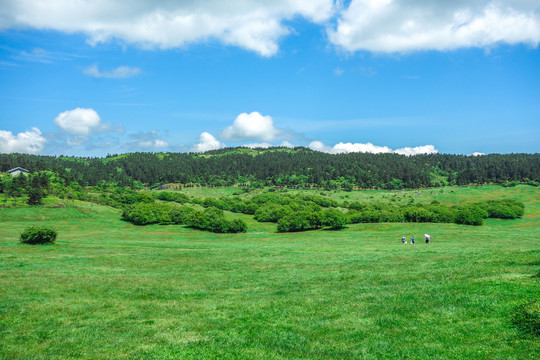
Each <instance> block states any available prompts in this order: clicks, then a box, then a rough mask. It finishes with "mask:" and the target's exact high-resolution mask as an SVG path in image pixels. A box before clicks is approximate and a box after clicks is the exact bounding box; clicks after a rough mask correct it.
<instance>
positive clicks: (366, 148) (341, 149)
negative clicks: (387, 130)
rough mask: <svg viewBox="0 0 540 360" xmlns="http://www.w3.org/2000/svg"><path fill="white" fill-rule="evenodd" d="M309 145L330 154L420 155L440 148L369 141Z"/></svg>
mask: <svg viewBox="0 0 540 360" xmlns="http://www.w3.org/2000/svg"><path fill="white" fill-rule="evenodd" d="M308 147H309V148H310V149H312V150H316V151H321V152H326V153H330V154H343V153H353V152H363V153H372V154H383V153H396V154H401V155H407V156H410V155H419V154H436V153H438V150H437V149H435V147H434V146H433V145H424V146H417V147H413V148H411V147H404V148H401V149H396V150H392V149H391V148H389V147H388V146H377V145H373V144H372V143H370V142H368V143H366V144H362V143H343V142H340V143H339V144H336V145H334V146H328V145H325V144H324V143H322V142H321V141H312V142H311V143H310V144H309V145H308Z"/></svg>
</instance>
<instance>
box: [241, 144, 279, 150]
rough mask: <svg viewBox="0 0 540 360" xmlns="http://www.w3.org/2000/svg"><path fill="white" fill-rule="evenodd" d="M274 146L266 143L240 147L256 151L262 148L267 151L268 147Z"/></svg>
mask: <svg viewBox="0 0 540 360" xmlns="http://www.w3.org/2000/svg"><path fill="white" fill-rule="evenodd" d="M272 146H274V145H272V144H270V143H267V142H263V143H251V144H244V145H242V147H247V148H251V149H256V148H262V149H268V148H270V147H272Z"/></svg>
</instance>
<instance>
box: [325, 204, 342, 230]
mask: <svg viewBox="0 0 540 360" xmlns="http://www.w3.org/2000/svg"><path fill="white" fill-rule="evenodd" d="M322 224H323V225H324V226H326V227H328V228H329V229H330V230H339V229H343V228H344V227H345V225H346V224H347V218H346V217H345V215H343V213H342V212H341V211H339V210H334V209H329V210H326V211H325V212H323V219H322Z"/></svg>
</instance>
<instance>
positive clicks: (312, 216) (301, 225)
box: [277, 209, 348, 232]
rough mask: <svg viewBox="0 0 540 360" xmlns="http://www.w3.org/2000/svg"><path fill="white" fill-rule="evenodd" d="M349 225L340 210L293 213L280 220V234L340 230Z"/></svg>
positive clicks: (278, 226)
mask: <svg viewBox="0 0 540 360" xmlns="http://www.w3.org/2000/svg"><path fill="white" fill-rule="evenodd" d="M347 223H348V221H347V218H346V217H345V215H343V213H342V212H341V211H339V210H335V209H328V210H324V211H321V210H319V211H309V210H303V211H293V212H291V213H288V214H287V215H286V216H284V217H282V218H281V219H279V221H278V223H277V230H278V232H296V231H306V230H315V229H321V228H326V229H329V230H339V229H342V228H344V227H345V225H346V224H347Z"/></svg>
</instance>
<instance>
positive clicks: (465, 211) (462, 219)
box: [454, 205, 488, 226]
mask: <svg viewBox="0 0 540 360" xmlns="http://www.w3.org/2000/svg"><path fill="white" fill-rule="evenodd" d="M487 217H488V213H487V211H485V210H483V209H482V208H480V207H478V206H474V205H470V206H465V207H463V208H461V209H460V210H458V211H457V213H456V218H455V220H454V222H455V223H456V224H462V225H475V226H480V225H483V224H484V219H485V218H487Z"/></svg>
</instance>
